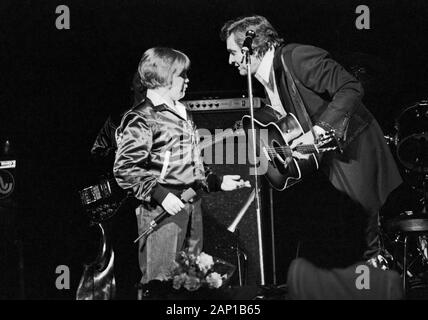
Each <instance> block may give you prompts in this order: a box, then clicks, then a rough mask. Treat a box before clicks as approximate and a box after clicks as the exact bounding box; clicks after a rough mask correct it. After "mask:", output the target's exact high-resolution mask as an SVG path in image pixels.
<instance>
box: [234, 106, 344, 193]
mask: <svg viewBox="0 0 428 320" xmlns="http://www.w3.org/2000/svg"><path fill="white" fill-rule="evenodd" d="M242 126H243V128H244V131H245V132H248V133H249V134H248V136H249V137H248V140H249V142H250V146H252V134H251V117H250V116H247V115H246V116H244V117H242ZM254 129H255V136H256V155H257V157H258V158H259V159H260V166H261V170H262V171H263V174H265V176H266V178H267V179H268V181H269V183H270V185H271V186H272V187H273V188H274V189H276V190H278V191H282V190H284V189H286V188H289V187H291V186H293V185H294V184H295V183H297V182H299V181H301V180H302V179H303V178H304V177H305V176H307V175H308V174H310V173H312V172H313V171H315V170H317V169H318V168H319V161H320V159H321V154H322V153H323V152H327V151H332V150H336V149H338V147H339V145H338V142H337V139H336V137H335V134H334V131H328V132H326V134H325V135H324V136H323V137H322V138H321V139H320V141H317V142H315V141H313V137H312V142H310V143H306V144H300V145H297V146H295V147H293V148H292V147H291V146H292V145H293V141H294V140H296V139H298V138H299V137H302V136H303V135H304V134H305V132H304V131H303V129H302V126H301V125H300V123H299V121H298V120H297V118H296V117H295V116H294V115H293V114H292V113H288V114H287V115H286V116H285V117H283V118H281V119H279V120H278V121H277V122H269V123H267V124H264V123H262V122H260V121H258V120H256V119H254ZM308 136H309V135H308ZM310 136H312V135H310ZM296 153H298V154H300V155H306V156H305V158H304V159H302V158H299V159H298V158H296V156H295V155H296Z"/></svg>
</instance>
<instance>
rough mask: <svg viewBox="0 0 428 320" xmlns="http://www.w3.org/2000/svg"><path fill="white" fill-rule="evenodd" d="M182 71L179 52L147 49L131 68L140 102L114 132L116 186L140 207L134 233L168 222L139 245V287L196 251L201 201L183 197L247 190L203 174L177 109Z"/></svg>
mask: <svg viewBox="0 0 428 320" xmlns="http://www.w3.org/2000/svg"><path fill="white" fill-rule="evenodd" d="M189 66H190V60H189V58H188V57H187V56H186V55H185V54H184V53H182V52H180V51H177V50H174V49H171V48H159V47H158V48H151V49H149V50H147V51H146V52H145V53H144V54H143V57H142V59H141V61H140V64H139V67H138V71H139V74H140V77H141V81H142V84H143V86H144V87H146V88H147V93H146V99H144V100H143V101H142V102H141V103H139V104H138V105H136V106H135V107H134V108H132V109H131V110H130V111H129V112H127V113H126V114H125V115H124V116H123V118H122V121H121V124H120V126H119V127H118V129H117V131H116V142H117V148H118V149H117V153H116V159H115V163H114V169H113V172H114V175H115V178H116V180H117V182H118V184H119V185H120V186H121V187H122V188H124V189H130V190H132V191H133V193H134V195H135V197H136V198H137V199H139V200H141V205H140V206H139V208H138V209H137V220H138V229H139V233H142V232H143V231H144V230H145V229H146V228H148V227H149V224H150V222H151V221H152V220H153V219H154V218H155V217H157V216H158V215H159V214H161V213H162V212H164V211H166V212H168V213H169V214H170V215H171V216H170V217H168V218H167V219H165V220H164V221H163V222H162V223H160V224H159V227H158V228H157V229H156V230H155V232H153V233H152V234H151V235H150V236H149V237H148V238H147V239H144V238H142V239H141V240H140V255H139V261H140V268H141V271H142V274H143V277H142V281H141V282H142V283H147V282H149V281H151V280H166V279H167V278H168V274H169V272H170V271H171V268H173V267H174V261H175V258H176V254H177V252H178V251H180V250H183V249H185V248H187V249H189V250H191V251H193V252H195V253H198V252H199V251H201V249H202V212H201V200H200V197H199V196H196V197H195V198H194V199H192V201H189V202H186V203H184V202H183V201H182V200H181V199H180V195H181V194H182V192H183V191H184V190H186V189H187V188H189V187H192V188H193V189H194V190H195V191H197V192H199V191H200V190H204V191H219V190H224V191H229V190H234V189H236V188H239V187H245V186H249V183H248V181H243V180H242V179H240V177H239V176H232V175H226V176H224V177H223V178H222V179H219V178H218V177H216V176H215V175H213V174H212V173H211V172H209V171H206V170H205V168H204V165H203V162H202V155H201V153H200V150H199V148H198V136H197V132H196V128H195V125H194V123H193V121H192V119H191V117H190V114H189V113H188V112H187V110H186V108H185V106H184V105H183V104H181V103H180V102H179V100H180V99H181V98H183V97H184V94H185V91H186V89H187V86H188V83H189V79H188V78H187V71H188V69H189ZM187 233H189V234H190V236H189V237H187Z"/></svg>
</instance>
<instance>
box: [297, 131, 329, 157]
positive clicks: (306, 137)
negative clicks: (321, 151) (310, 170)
mask: <svg viewBox="0 0 428 320" xmlns="http://www.w3.org/2000/svg"><path fill="white" fill-rule="evenodd" d="M313 131H314V133H315V136H316V140H318V139H319V138H322V137H323V136H324V134H325V132H326V131H325V130H324V129H323V128H321V127H320V126H314V127H313ZM308 144H315V139H314V135H313V134H312V131H308V132H306V133H304V134H302V135H301V136H300V137H298V138H296V139H294V140H293V141H292V142H291V144H290V149H291V151H292V157H293V158H296V159H309V157H310V154H303V153H300V152H298V151H296V150H294V149H295V148H296V147H297V146H299V145H308Z"/></svg>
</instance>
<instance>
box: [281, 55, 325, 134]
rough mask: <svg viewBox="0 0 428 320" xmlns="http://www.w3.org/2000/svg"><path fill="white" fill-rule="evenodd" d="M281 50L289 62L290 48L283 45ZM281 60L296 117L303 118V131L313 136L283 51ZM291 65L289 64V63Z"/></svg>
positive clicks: (311, 127) (307, 116)
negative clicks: (309, 132)
mask: <svg viewBox="0 0 428 320" xmlns="http://www.w3.org/2000/svg"><path fill="white" fill-rule="evenodd" d="M282 50H283V51H285V57H286V58H285V59H286V60H287V62H288V63H289V64H290V63H291V61H290V60H291V52H292V50H290V49H288V48H287V47H284V48H283V49H282ZM281 62H282V65H283V67H284V71H285V75H286V77H287V82H288V83H289V86H290V88H291V90H289V92H290V96H291V100H292V101H293V104H294V107H295V110H296V112H297V113H298V114H297V117H298V118H299V120H300V121H301V120H304V121H301V122H302V123H301V125H302V127H303V129H304V131H305V132H307V131H311V132H312V135H313V136H314V138H315V137H316V135H315V132H314V130H313V125H312V121H311V118H310V117H309V115H308V112H307V111H306V107H305V104H304V102H303V100H302V97H301V95H300V92H299V90H298V89H297V86H296V83H295V81H294V78H293V76H292V75H291V72H290V70H289V69H288V67H287V63H285V61H284V54H283V52H281ZM290 65H291V64H290Z"/></svg>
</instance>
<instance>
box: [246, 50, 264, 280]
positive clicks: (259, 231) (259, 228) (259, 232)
mask: <svg viewBox="0 0 428 320" xmlns="http://www.w3.org/2000/svg"><path fill="white" fill-rule="evenodd" d="M250 54H251V52H250V50H245V51H244V59H245V64H246V66H247V80H248V99H249V102H250V116H251V137H252V140H253V141H252V147H253V159H254V190H255V191H256V192H255V200H256V216H257V237H258V244H259V267H260V284H261V285H262V286H264V285H265V271H264V261H263V260H264V259H263V239H262V222H261V210H260V207H261V206H260V193H259V181H258V180H259V174H258V170H257V163H256V159H257V153H256V146H257V145H256V131H255V129H254V103H253V84H252V79H251V56H250Z"/></svg>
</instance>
